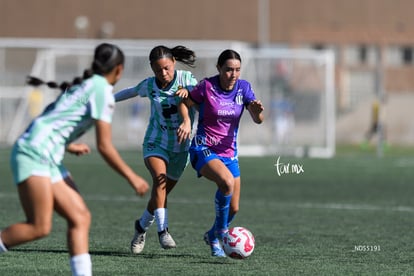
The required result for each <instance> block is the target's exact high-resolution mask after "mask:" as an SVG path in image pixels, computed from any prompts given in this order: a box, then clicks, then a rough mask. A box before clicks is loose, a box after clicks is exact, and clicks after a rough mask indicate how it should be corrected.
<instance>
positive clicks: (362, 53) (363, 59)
mask: <svg viewBox="0 0 414 276" xmlns="http://www.w3.org/2000/svg"><path fill="white" fill-rule="evenodd" d="M358 54H359V62H360V63H361V64H365V63H367V61H368V48H367V46H366V45H361V46H359V53H358Z"/></svg>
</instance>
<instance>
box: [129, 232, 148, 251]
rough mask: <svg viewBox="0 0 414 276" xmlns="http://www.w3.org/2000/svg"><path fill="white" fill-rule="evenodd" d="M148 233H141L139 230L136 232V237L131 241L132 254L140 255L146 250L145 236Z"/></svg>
mask: <svg viewBox="0 0 414 276" xmlns="http://www.w3.org/2000/svg"><path fill="white" fill-rule="evenodd" d="M146 234H147V233H146V232H143V233H140V232H138V231H137V230H135V235H134V237H133V238H132V241H131V252H132V253H134V254H139V253H141V252H142V250H144V246H145V236H146Z"/></svg>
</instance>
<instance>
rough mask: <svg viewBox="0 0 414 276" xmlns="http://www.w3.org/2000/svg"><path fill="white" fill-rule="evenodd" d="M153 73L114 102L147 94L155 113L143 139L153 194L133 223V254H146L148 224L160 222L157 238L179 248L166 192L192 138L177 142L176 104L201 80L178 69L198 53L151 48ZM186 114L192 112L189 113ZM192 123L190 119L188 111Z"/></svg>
mask: <svg viewBox="0 0 414 276" xmlns="http://www.w3.org/2000/svg"><path fill="white" fill-rule="evenodd" d="M149 60H150V65H151V69H152V71H153V72H154V76H153V77H149V78H147V79H145V80H143V81H141V82H140V83H139V84H138V85H137V86H135V87H131V88H127V89H124V90H122V91H120V92H118V93H116V94H115V100H116V101H122V100H126V99H128V98H131V97H135V96H138V95H139V96H141V97H148V99H149V100H150V102H151V116H150V119H149V124H148V127H147V131H146V134H145V138H144V143H143V155H144V160H145V165H146V166H147V168H148V170H149V172H150V173H151V176H152V181H153V186H152V193H151V198H150V200H149V202H148V205H147V208H146V209H145V210H144V212H143V214H142V216H141V217H140V219H137V220H136V221H135V234H134V237H133V239H132V241H131V251H132V253H134V254H139V253H141V252H142V250H143V249H144V246H145V236H146V232H147V230H148V228H149V227H150V226H151V225H152V223H153V222H154V219H155V221H156V223H157V228H158V229H157V230H158V238H159V242H160V244H161V247H162V248H164V249H170V248H175V247H176V243H175V241H174V239H173V238H172V237H171V235H170V233H169V232H168V209H167V195H168V194H169V193H170V192H171V190H172V189H173V188H174V186H175V184H176V183H177V181H178V179H179V178H180V176H181V174H182V173H183V171H184V168H185V167H186V165H187V163H188V148H189V141H188V140H187V141H185V142H184V143H181V142H182V141H179V140H178V135H177V133H180V132H181V129H180V125H181V123H182V118H181V117H180V116H179V112H178V105H179V103H180V102H181V101H182V98H185V97H187V95H188V92H189V91H191V90H192V89H193V87H194V86H195V85H196V84H197V80H196V79H195V78H194V76H193V74H192V73H191V72H189V71H184V70H175V64H176V61H179V62H182V63H184V64H186V65H188V66H194V62H195V54H194V52H193V51H191V50H189V49H188V48H186V47H183V46H176V47H174V48H172V49H170V48H168V47H165V46H157V47H155V48H153V49H152V50H151V52H150V55H149ZM187 116H188V112H187ZM190 117H191V118H190V119H189V121H190V122H191V121H192V114H190Z"/></svg>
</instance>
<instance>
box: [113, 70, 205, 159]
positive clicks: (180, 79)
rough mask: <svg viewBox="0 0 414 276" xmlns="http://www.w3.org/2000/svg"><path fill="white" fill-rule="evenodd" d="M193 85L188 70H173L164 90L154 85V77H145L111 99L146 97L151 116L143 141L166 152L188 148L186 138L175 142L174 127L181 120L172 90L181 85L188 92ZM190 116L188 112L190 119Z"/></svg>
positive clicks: (178, 124) (192, 77)
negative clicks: (171, 79) (171, 78)
mask: <svg viewBox="0 0 414 276" xmlns="http://www.w3.org/2000/svg"><path fill="white" fill-rule="evenodd" d="M196 84H197V80H196V79H195V77H194V76H193V74H192V73H191V72H189V71H184V70H176V71H175V76H174V80H173V81H172V82H171V83H170V85H169V86H168V87H167V88H165V89H160V88H159V87H158V86H157V83H156V78H155V77H149V78H147V79H145V80H143V81H142V82H140V83H139V84H138V85H137V86H134V87H130V88H127V89H124V90H122V91H120V92H118V93H116V94H115V100H116V101H122V100H126V99H128V98H132V97H136V96H138V95H139V96H141V97H148V98H149V100H150V102H151V115H150V119H149V123H148V127H147V131H146V133H145V137H144V144H147V145H148V144H155V145H158V146H160V147H161V148H163V149H165V150H167V151H170V152H183V151H187V150H188V148H189V141H186V142H185V143H182V144H179V143H178V137H177V129H178V127H179V126H180V124H181V123H182V118H181V116H180V115H179V113H178V104H179V103H180V102H181V100H182V99H181V98H180V97H179V96H176V92H177V91H178V90H179V89H181V88H186V89H187V90H188V91H189V92H190V91H191V90H193V88H194V86H195V85H196ZM191 112H192V111H191ZM193 117H194V116H193V114H192V113H191V114H190V118H191V121H192V122H193Z"/></svg>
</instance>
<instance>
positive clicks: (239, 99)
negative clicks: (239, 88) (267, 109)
mask: <svg viewBox="0 0 414 276" xmlns="http://www.w3.org/2000/svg"><path fill="white" fill-rule="evenodd" d="M236 104H238V105H242V104H243V94H241V93H237V95H236Z"/></svg>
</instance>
